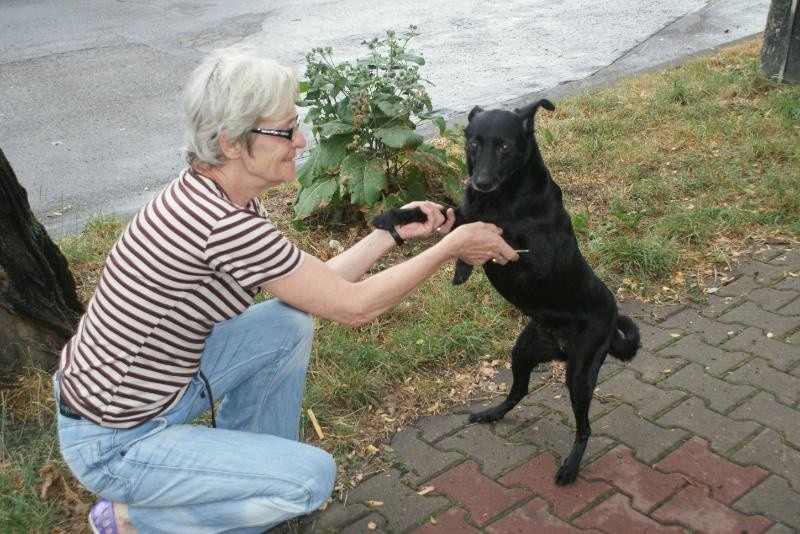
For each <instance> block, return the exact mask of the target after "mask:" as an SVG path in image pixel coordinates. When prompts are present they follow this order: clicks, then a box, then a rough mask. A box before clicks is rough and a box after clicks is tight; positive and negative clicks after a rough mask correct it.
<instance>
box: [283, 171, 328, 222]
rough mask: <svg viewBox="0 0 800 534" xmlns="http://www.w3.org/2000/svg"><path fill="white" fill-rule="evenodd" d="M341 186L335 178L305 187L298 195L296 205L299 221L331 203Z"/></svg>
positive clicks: (295, 212)
mask: <svg viewBox="0 0 800 534" xmlns="http://www.w3.org/2000/svg"><path fill="white" fill-rule="evenodd" d="M338 187H339V184H338V183H337V181H336V179H335V178H334V177H332V176H331V177H329V178H327V179H324V180H318V181H316V182H314V183H313V184H312V185H311V187H304V188H302V189H301V190H300V193H299V194H298V195H297V199H296V200H295V203H294V214H295V217H297V218H298V219H303V218H305V217H308V216H309V215H311V213H312V212H313V211H314V210H315V209H317V208H318V207H319V206H322V205H325V204H327V203H328V202H330V200H331V198H333V195H334V194H335V193H336V190H337V188H338Z"/></svg>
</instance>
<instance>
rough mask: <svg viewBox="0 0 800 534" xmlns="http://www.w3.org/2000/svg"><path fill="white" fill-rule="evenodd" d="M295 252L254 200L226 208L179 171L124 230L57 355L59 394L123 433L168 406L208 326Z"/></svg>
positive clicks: (214, 189)
mask: <svg viewBox="0 0 800 534" xmlns="http://www.w3.org/2000/svg"><path fill="white" fill-rule="evenodd" d="M301 261H302V252H301V251H300V250H299V249H298V248H297V247H295V246H294V245H293V244H292V243H290V242H289V241H288V240H287V239H286V238H285V237H284V236H283V235H282V234H281V233H280V232H279V231H278V230H277V229H276V228H275V227H274V226H273V225H272V223H270V221H269V220H268V219H267V218H266V212H265V211H264V208H263V206H262V205H261V203H260V202H259V201H258V200H257V199H256V200H253V201H252V202H250V204H249V205H248V206H247V207H240V206H237V205H235V204H233V203H232V202H231V201H230V200H229V199H228V197H227V196H226V195H225V193H224V191H223V190H222V189H221V188H220V187H219V186H218V185H217V184H216V182H214V181H212V180H210V179H209V178H206V177H204V176H201V175H199V174H197V173H195V172H194V171H191V170H189V171H184V172H183V173H181V175H180V176H179V177H178V178H177V179H176V180H174V181H173V182H171V183H170V184H168V185H167V186H166V187H165V188H164V190H163V191H161V192H160V193H159V194H158V195H157V196H156V197H155V198H154V199H153V200H151V201H150V202H149V203H148V204H147V205H146V206H145V207H144V208H142V209H141V210H140V211H139V213H138V214H137V215H136V216H135V217H134V218H133V220H132V221H131V222H130V224H128V226H127V228H126V229H125V231H124V232H123V234H122V235H121V236H120V238H119V239H118V240H117V242H116V244H115V245H114V247H113V248H112V250H111V252H110V253H109V255H108V258H107V260H106V265H105V268H104V269H103V273H102V275H101V277H100V282H99V283H98V285H97V288H96V290H95V293H94V295H93V296H92V299H91V301H90V302H89V306H88V308H87V310H86V313H85V314H84V316H83V318H82V319H81V321H80V324H79V325H78V330H77V332H76V333H75V335H74V336H73V337H72V339H71V340H70V341H69V342H68V343H67V344H66V345H65V347H64V349H63V350H62V352H61V364H60V367H61V388H60V389H61V396H62V398H63V399H64V400H65V401H66V402H67V404H69V405H70V406H71V407H73V408H74V409H75V411H77V412H78V413H79V414H80V415H81V416H83V417H85V418H86V419H88V420H89V421H92V422H94V423H97V424H99V425H103V426H107V427H114V428H129V427H132V426H135V425H137V424H138V423H141V422H143V421H146V420H148V419H150V418H152V417H155V416H157V415H158V414H160V413H163V412H165V411H166V410H168V409H169V408H170V407H171V406H173V405H174V404H175V403H176V402H177V401H178V400H179V399H180V397H181V395H182V394H183V392H184V391H185V389H186V386H187V385H188V383H189V382H190V381H191V379H192V377H193V376H194V375H195V373H196V372H197V370H198V368H199V366H200V355H201V354H202V352H203V347H204V344H205V340H206V337H207V336H208V335H209V333H210V332H211V329H212V328H213V326H214V324H216V323H218V322H221V321H225V320H227V319H231V318H233V317H235V316H237V315H239V314H241V313H242V312H243V311H245V309H247V307H248V306H249V305H250V304H251V303H252V301H253V297H255V295H256V293H257V292H258V286H259V285H261V284H263V283H265V282H268V281H271V280H276V279H278V278H280V277H282V276H286V275H287V274H289V273H291V272H293V271H294V270H295V269H296V268H297V267H298V266H299V265H300V263H301Z"/></svg>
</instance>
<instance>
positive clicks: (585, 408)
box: [555, 341, 609, 486]
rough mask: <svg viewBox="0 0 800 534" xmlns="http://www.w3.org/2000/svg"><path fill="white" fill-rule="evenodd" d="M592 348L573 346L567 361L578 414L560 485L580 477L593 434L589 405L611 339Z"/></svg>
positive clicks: (558, 476)
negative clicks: (580, 470) (582, 463)
mask: <svg viewBox="0 0 800 534" xmlns="http://www.w3.org/2000/svg"><path fill="white" fill-rule="evenodd" d="M597 345H598V344H597V343H595V344H594V346H589V347H585V346H584V347H571V348H570V349H569V357H568V360H567V389H568V390H569V398H570V401H571V402H572V413H573V414H574V415H575V428H576V430H575V443H574V444H573V446H572V450H571V451H570V453H569V456H567V458H566V459H565V460H564V462H563V463H562V464H561V467H560V468H559V469H558V472H557V473H556V477H555V481H556V484H558V485H559V486H564V485H566V484H571V483H573V482H574V481H575V479H576V478H577V476H578V470H579V469H580V465H581V459H582V458H583V453H584V452H585V451H586V445H587V444H588V443H589V437H590V436H591V435H592V429H591V426H590V425H589V406H590V405H591V403H592V396H593V395H594V388H595V386H596V385H597V375H598V374H599V373H600V367H601V366H602V365H603V362H604V361H605V359H606V354H607V352H608V345H609V341H605V342H604V343H600V344H599V345H600V346H599V347H598V346H597Z"/></svg>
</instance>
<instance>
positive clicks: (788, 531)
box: [765, 523, 797, 534]
mask: <svg viewBox="0 0 800 534" xmlns="http://www.w3.org/2000/svg"><path fill="white" fill-rule="evenodd" d="M765 534H797V529H795V528H789V527H787V526H786V525H783V524H781V523H775V524H774V525H772V528H771V529H769V530H768V531H767V532H766V533H765Z"/></svg>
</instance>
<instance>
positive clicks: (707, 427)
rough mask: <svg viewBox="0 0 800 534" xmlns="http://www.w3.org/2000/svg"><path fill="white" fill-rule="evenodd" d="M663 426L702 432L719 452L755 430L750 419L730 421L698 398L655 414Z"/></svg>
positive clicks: (731, 446) (755, 427)
mask: <svg viewBox="0 0 800 534" xmlns="http://www.w3.org/2000/svg"><path fill="white" fill-rule="evenodd" d="M658 423H659V424H660V425H663V426H666V427H679V428H685V429H686V430H689V431H690V432H692V433H694V434H697V435H698V436H702V437H703V438H705V439H706V440H708V441H709V442H710V444H711V448H712V449H714V451H716V452H718V453H720V454H722V453H724V452H726V451H727V450H729V449H731V448H733V447H734V446H736V445H737V444H739V443H740V442H741V441H742V440H744V439H745V438H746V437H747V436H749V435H751V434H752V433H753V432H755V431H756V430H758V428H759V425H757V424H756V423H753V422H752V421H734V420H732V419H729V418H728V417H725V416H724V415H720V414H718V413H717V412H715V411H712V410H709V409H708V408H706V406H705V404H704V403H703V401H702V400H701V399H698V398H696V397H691V398H689V399H688V400H687V401H686V402H683V403H681V404H679V405H678V406H676V407H675V408H673V409H672V410H670V411H669V412H667V413H666V414H664V415H662V416H661V417H659V418H658Z"/></svg>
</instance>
